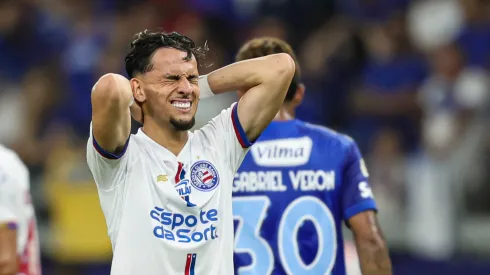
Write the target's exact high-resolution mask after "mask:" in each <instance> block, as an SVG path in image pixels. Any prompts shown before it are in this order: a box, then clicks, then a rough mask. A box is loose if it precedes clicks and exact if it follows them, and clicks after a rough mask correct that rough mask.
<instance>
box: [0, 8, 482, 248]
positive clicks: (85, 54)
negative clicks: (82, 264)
mask: <svg viewBox="0 0 490 275" xmlns="http://www.w3.org/2000/svg"><path fill="white" fill-rule="evenodd" d="M144 29H163V30H165V31H178V32H180V33H183V34H186V35H187V36H189V37H191V38H192V39H194V40H195V41H196V42H197V43H199V44H203V43H207V44H208V46H209V48H210V49H211V51H210V54H209V56H208V57H207V59H206V60H205V65H204V66H203V67H202V68H201V71H200V73H202V74H203V73H207V72H210V71H212V70H213V69H216V68H219V67H221V66H223V65H226V64H229V63H230V62H233V59H234V55H235V53H236V51H237V50H238V48H239V46H240V44H241V43H243V42H244V41H245V40H246V39H248V38H251V37H257V36H275V37H279V38H283V39H285V40H287V41H288V42H290V43H291V44H292V46H293V48H294V49H295V50H296V51H297V55H298V58H299V62H300V65H301V69H302V77H303V79H302V80H303V82H304V83H305V85H306V89H307V90H306V98H305V101H304V102H303V104H302V105H301V106H300V108H299V109H298V111H297V114H296V115H297V117H298V118H300V119H303V120H306V121H309V122H312V123H318V124H322V125H326V126H328V127H331V128H333V129H335V130H338V131H341V132H344V133H346V134H349V135H350V136H352V137H353V138H354V139H355V140H356V141H357V142H358V144H359V146H360V148H361V151H362V153H363V155H365V158H366V161H367V163H368V168H369V169H370V173H371V182H372V184H373V186H374V187H373V188H374V189H375V195H376V197H377V200H378V202H379V203H380V205H381V209H382V210H381V213H380V216H381V220H382V223H383V225H384V226H385V227H386V228H387V229H386V231H387V233H386V234H387V237H388V240H389V243H390V242H391V243H392V244H393V246H395V247H396V246H399V247H401V248H402V249H412V250H414V251H419V252H420V253H423V254H425V255H426V256H431V257H447V256H448V255H452V254H454V253H456V252H459V251H461V250H463V251H470V252H475V251H476V252H479V251H480V250H481V251H486V253H489V254H490V247H489V246H488V245H487V246H484V244H482V243H484V242H485V241H482V239H481V238H480V236H481V235H482V234H483V233H482V232H481V230H478V228H481V226H480V227H478V226H476V227H475V228H473V227H465V226H466V225H468V226H469V225H470V224H471V221H475V219H476V220H478V222H479V224H480V225H481V224H482V223H483V222H487V220H486V219H485V218H487V219H488V217H490V200H488V199H487V198H488V196H487V194H489V191H490V188H489V185H488V184H486V183H487V182H488V180H489V179H490V175H489V174H490V173H489V171H490V169H488V168H489V167H488V166H489V163H490V138H489V137H490V136H489V135H490V130H489V128H488V127H486V125H488V120H489V116H488V115H489V113H488V111H489V104H488V103H489V95H490V94H489V93H490V90H489V89H490V78H489V75H488V74H489V71H488V70H489V69H490V3H489V1H484V0H446V1H437V0H425V1H410V0H86V1H80V0H2V1H0V121H1V127H0V143H3V144H6V145H7V146H10V147H12V148H14V149H15V150H16V151H17V152H18V153H19V154H20V155H21V157H22V159H23V160H24V161H25V162H26V163H27V164H28V166H29V168H30V171H31V177H32V179H33V183H32V184H33V186H32V189H33V193H34V198H35V201H36V205H37V206H38V215H39V219H40V223H41V225H42V228H41V231H42V232H44V233H43V234H44V235H43V236H44V238H43V241H44V242H45V245H44V246H43V247H44V248H45V249H46V250H49V251H53V249H54V250H55V251H58V252H52V253H58V257H60V258H63V257H69V256H68V252H67V251H68V250H69V247H68V246H71V247H76V246H77V245H80V247H82V245H81V243H82V242H90V241H94V239H95V237H93V236H94V235H95V234H96V233H93V234H92V235H91V236H92V237H87V239H84V240H80V239H77V238H76V237H74V240H72V243H70V242H68V243H67V241H63V242H62V241H59V240H58V238H62V236H63V234H64V233H63V232H71V231H70V230H72V229H70V226H72V227H76V228H78V229H73V230H75V233H73V234H75V235H76V234H78V233H80V232H79V231H80V230H90V229H89V228H88V227H83V224H86V223H87V221H92V220H94V219H99V220H98V221H99V222H101V223H103V219H102V218H101V216H100V215H101V214H97V215H95V214H94V215H95V216H90V215H89V213H87V212H90V211H92V210H90V209H95V210H93V211H95V212H97V211H99V212H100V210H97V207H98V201H97V199H96V198H97V197H96V194H95V193H94V191H93V190H92V189H91V187H90V186H91V184H85V183H87V182H90V180H91V175H90V173H89V172H88V170H87V168H86V165H85V159H84V156H85V146H86V140H87V137H88V134H89V124H90V121H91V107H90V92H91V89H92V86H93V84H94V83H95V82H96V80H97V79H98V78H99V77H100V76H102V75H103V74H105V73H108V72H115V73H121V74H123V75H126V73H125V69H124V56H125V54H126V53H127V51H128V49H129V41H130V39H131V37H132V35H133V34H134V33H136V32H138V31H141V30H144ZM232 100H233V98H226V99H221V100H218V101H216V102H217V103H216V102H214V103H213V104H207V105H206V103H205V102H203V105H202V106H201V108H202V109H204V111H205V112H207V113H206V114H208V116H210V115H212V114H213V112H215V113H217V112H218V111H219V110H218V109H219V108H222V107H224V104H228V103H229V102H230V101H232ZM135 127H136V125H135ZM63 192H66V193H63ZM84 192H86V193H84ZM60 194H62V195H60ZM63 194H66V195H63ZM94 194H95V195H94ZM68 198H69V199H68ZM94 204H95V206H94ZM70 211H71V212H70ZM77 211H78V212H77ZM70 213H78V215H76V217H77V218H76V220H77V222H78V223H77V224H76V225H73V224H72V222H69V223H68V225H66V226H64V225H63V222H64V221H65V220H67V219H69V217H70V216H73V215H74V214H70ZM97 213H98V212H97ZM468 217H471V219H469V218H468ZM385 224H386V225H385ZM463 225H464V226H463ZM80 226H82V228H83V229H80V228H79V227H80ZM65 227H66V228H65ZM76 230H79V231H76ZM52 232H56V234H51V233H52ZM76 232H78V233H76ZM479 232H480V233H482V234H480V235H478V233H479ZM66 234H68V233H66ZM80 234H81V233H80ZM101 234H102V236H103V237H100V238H101V239H104V238H106V237H105V232H102V233H101ZM53 235H55V236H54V237H53ZM483 235H488V234H483ZM76 236H79V235H76ZM53 238H54V239H53ZM66 238H67V239H69V237H66ZM487 239H488V236H487ZM57 240H58V241H57ZM70 240H71V239H70ZM104 240H105V239H104ZM486 243H487V244H490V241H486ZM482 245H483V246H484V247H482ZM65 246H66V247H65ZM93 246H94V247H96V248H97V247H98V244H97V242H96V241H94V244H93ZM53 247H54V248H53ZM56 247H58V248H57V249H56ZM83 247H85V246H83ZM104 247H105V249H106V250H109V251H110V245H108V244H107V241H105V242H104ZM87 251H89V252H90V253H89V252H87V254H91V255H93V250H91V249H88V248H87ZM96 256H97V257H98V256H100V255H96Z"/></svg>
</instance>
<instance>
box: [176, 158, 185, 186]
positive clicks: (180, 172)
mask: <svg viewBox="0 0 490 275" xmlns="http://www.w3.org/2000/svg"><path fill="white" fill-rule="evenodd" d="M183 168H184V165H183V164H182V162H179V167H178V168H177V174H175V184H177V183H179V182H180V181H181V180H183V179H184V177H185V171H184V169H183Z"/></svg>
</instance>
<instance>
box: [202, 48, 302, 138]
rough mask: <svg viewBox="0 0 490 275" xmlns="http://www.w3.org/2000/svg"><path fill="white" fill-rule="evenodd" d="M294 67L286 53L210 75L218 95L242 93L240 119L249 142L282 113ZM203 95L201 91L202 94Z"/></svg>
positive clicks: (234, 64)
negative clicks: (280, 110)
mask: <svg viewBox="0 0 490 275" xmlns="http://www.w3.org/2000/svg"><path fill="white" fill-rule="evenodd" d="M294 71H295V64H294V61H293V59H292V58H291V56H289V55H288V54H285V53H280V54H273V55H269V56H265V57H260V58H254V59H249V60H244V61H240V62H237V63H233V64H231V65H228V66H226V67H223V68H221V69H218V70H216V71H214V72H212V73H210V74H209V75H208V83H209V87H210V89H211V90H212V91H213V93H215V94H219V93H222V92H227V91H233V90H239V91H242V92H244V93H245V94H244V96H243V97H242V98H241V99H240V101H239V103H238V110H237V111H238V119H239V120H240V123H241V125H242V127H243V130H244V131H245V133H246V135H247V138H248V139H249V140H252V141H253V140H255V139H256V138H257V137H258V136H259V135H260V133H261V132H262V131H263V130H264V129H265V127H266V126H267V125H268V124H269V123H270V122H271V120H272V119H273V118H274V116H275V115H276V114H277V112H278V111H279V108H280V107H281V105H282V103H283V101H284V98H285V97H286V92H287V90H288V87H289V84H290V83H291V80H292V78H293V75H294ZM201 92H202V91H201Z"/></svg>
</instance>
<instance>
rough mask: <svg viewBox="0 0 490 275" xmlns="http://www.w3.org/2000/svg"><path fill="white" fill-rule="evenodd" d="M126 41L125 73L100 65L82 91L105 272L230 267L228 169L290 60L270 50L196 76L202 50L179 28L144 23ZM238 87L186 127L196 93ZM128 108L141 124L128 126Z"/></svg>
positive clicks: (282, 87)
mask: <svg viewBox="0 0 490 275" xmlns="http://www.w3.org/2000/svg"><path fill="white" fill-rule="evenodd" d="M131 46H132V49H131V52H130V53H129V54H128V55H127V56H126V70H127V72H128V75H129V77H130V78H131V79H130V80H128V79H127V78H125V77H123V76H121V75H116V74H108V75H105V76H103V77H102V78H101V79H100V80H99V81H98V82H97V83H96V85H95V87H94V89H93V91H92V123H91V128H92V132H91V133H90V138H89V141H88V144H87V161H88V165H89V167H90V170H91V171H92V174H93V176H94V178H95V182H96V184H97V187H98V191H99V197H100V203H101V206H102V210H103V212H104V215H105V218H106V221H107V227H108V230H109V236H110V238H111V242H112V247H113V250H114V257H113V262H112V270H111V273H112V274H117V275H123V274H131V275H134V274H149V275H150V274H151V275H154V274H169V275H170V274H181V275H184V274H185V275H194V274H196V275H197V274H199V275H208V274H209V275H230V274H233V215H232V210H231V206H232V205H231V204H232V202H231V200H232V197H231V195H232V192H231V184H232V182H233V176H234V174H235V172H236V169H237V168H238V166H239V165H240V163H241V162H242V160H243V157H244V156H245V154H246V152H247V151H248V148H249V146H250V145H251V141H253V140H255V139H256V138H257V137H258V136H259V135H260V133H261V132H262V130H263V129H264V128H265V127H266V126H267V124H269V123H270V121H271V120H272V119H273V118H274V115H275V114H276V113H277V112H278V111H279V109H280V107H281V104H282V102H283V101H284V97H285V96H286V92H287V89H288V86H289V84H290V83H291V79H292V78H293V75H294V69H295V66H294V61H293V60H292V58H291V57H290V56H289V55H288V54H284V53H280V54H276V55H270V56H267V57H263V58H258V59H253V60H247V61H244V62H238V63H234V64H231V65H229V66H226V67H224V68H221V69H218V70H216V71H214V72H211V73H210V74H209V75H204V76H201V77H199V72H198V62H199V61H200V58H202V57H203V54H204V53H205V50H206V49H203V48H200V47H196V45H195V44H194V42H193V41H192V40H190V39H189V38H188V37H186V36H183V35H181V34H178V33H170V34H166V33H162V32H150V31H144V32H141V33H139V34H137V35H136V36H135V39H134V40H133V41H132V43H131ZM239 89H240V90H242V91H244V92H245V94H244V95H243V97H242V98H241V100H240V101H239V102H238V103H234V104H233V105H232V106H231V107H230V108H228V109H226V110H223V111H222V112H221V114H219V115H218V116H216V117H215V118H214V119H213V120H212V121H211V122H209V123H208V124H207V125H205V126H204V127H202V128H201V129H199V130H197V131H194V132H189V130H190V129H191V128H192V127H193V126H194V121H195V119H194V116H195V113H196V111H197V106H198V102H199V99H200V98H204V97H209V96H212V95H214V94H219V93H223V92H226V91H236V90H239ZM133 97H134V101H135V103H132V102H133ZM131 115H133V117H134V118H135V119H136V120H138V121H140V122H142V123H143V127H142V128H140V129H139V130H138V133H137V134H135V135H130V128H131V127H130V126H131Z"/></svg>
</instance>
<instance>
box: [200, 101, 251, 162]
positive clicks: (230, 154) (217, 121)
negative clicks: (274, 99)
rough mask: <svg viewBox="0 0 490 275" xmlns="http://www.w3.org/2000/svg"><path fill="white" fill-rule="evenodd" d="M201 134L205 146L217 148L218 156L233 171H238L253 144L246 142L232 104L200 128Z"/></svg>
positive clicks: (236, 106) (234, 106)
mask: <svg viewBox="0 0 490 275" xmlns="http://www.w3.org/2000/svg"><path fill="white" fill-rule="evenodd" d="M201 133H202V134H203V136H204V140H205V142H206V143H208V144H207V145H209V146H213V147H215V148H217V150H218V152H219V154H223V156H224V158H225V160H226V161H227V162H228V163H229V164H230V166H231V167H230V168H231V169H232V170H233V171H235V170H236V169H238V167H239V166H240V164H241V162H242V161H243V158H244V157H245V155H246V153H247V152H248V150H249V149H250V146H252V144H253V142H251V141H250V140H248V138H247V135H246V134H245V130H244V129H243V127H242V125H241V123H240V120H239V118H238V104H237V103H233V104H232V105H231V107H229V108H228V109H225V110H223V111H222V112H221V113H220V114H219V115H218V116H216V117H215V118H213V119H212V120H211V121H210V122H209V123H208V124H207V125H205V126H204V127H203V128H201ZM204 145H206V144H204Z"/></svg>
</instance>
